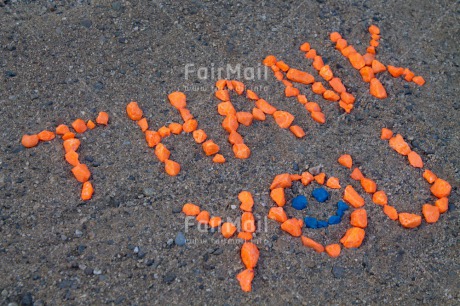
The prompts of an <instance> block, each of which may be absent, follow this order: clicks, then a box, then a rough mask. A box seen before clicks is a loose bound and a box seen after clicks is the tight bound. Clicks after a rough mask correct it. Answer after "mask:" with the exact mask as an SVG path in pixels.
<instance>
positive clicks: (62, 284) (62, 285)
mask: <svg viewBox="0 0 460 306" xmlns="http://www.w3.org/2000/svg"><path fill="white" fill-rule="evenodd" d="M72 284H73V281H72V280H68V279H65V280H63V281H62V282H60V283H59V285H58V286H59V288H60V289H64V288H70V287H72Z"/></svg>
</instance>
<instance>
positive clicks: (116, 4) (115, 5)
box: [112, 2, 123, 11]
mask: <svg viewBox="0 0 460 306" xmlns="http://www.w3.org/2000/svg"><path fill="white" fill-rule="evenodd" d="M122 8H123V6H122V5H121V2H114V3H112V10H114V11H120V10H121V9H122Z"/></svg>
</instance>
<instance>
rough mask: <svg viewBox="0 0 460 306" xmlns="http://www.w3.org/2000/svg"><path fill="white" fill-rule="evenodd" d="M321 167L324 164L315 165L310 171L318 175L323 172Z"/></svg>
mask: <svg viewBox="0 0 460 306" xmlns="http://www.w3.org/2000/svg"><path fill="white" fill-rule="evenodd" d="M321 167H322V165H318V166H315V167H312V168H310V173H311V174H312V175H318V174H320V173H321Z"/></svg>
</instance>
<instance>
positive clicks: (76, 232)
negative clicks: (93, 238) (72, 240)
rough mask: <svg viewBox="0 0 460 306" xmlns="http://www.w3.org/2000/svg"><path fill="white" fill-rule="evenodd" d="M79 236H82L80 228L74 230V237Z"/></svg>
mask: <svg viewBox="0 0 460 306" xmlns="http://www.w3.org/2000/svg"><path fill="white" fill-rule="evenodd" d="M81 236H83V232H82V231H80V230H75V237H77V238H80V237H81Z"/></svg>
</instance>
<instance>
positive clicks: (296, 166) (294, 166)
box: [292, 162, 300, 171]
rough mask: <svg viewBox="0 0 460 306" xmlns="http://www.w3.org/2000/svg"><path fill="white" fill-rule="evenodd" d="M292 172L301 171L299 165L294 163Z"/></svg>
mask: <svg viewBox="0 0 460 306" xmlns="http://www.w3.org/2000/svg"><path fill="white" fill-rule="evenodd" d="M292 170H294V171H299V170H300V168H299V164H298V163H296V162H294V163H293V164H292Z"/></svg>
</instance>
